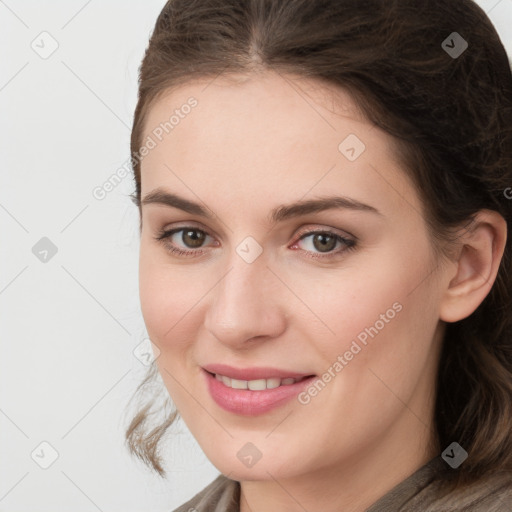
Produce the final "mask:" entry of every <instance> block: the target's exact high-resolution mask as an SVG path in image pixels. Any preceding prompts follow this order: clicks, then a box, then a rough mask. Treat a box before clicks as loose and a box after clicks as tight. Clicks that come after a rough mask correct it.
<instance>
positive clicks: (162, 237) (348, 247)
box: [155, 226, 356, 260]
mask: <svg viewBox="0 0 512 512" xmlns="http://www.w3.org/2000/svg"><path fill="white" fill-rule="evenodd" d="M186 230H188V231H198V232H200V233H204V234H205V235H207V236H211V235H210V234H209V233H208V232H206V231H204V230H203V229H199V228H196V227H194V226H183V227H180V228H174V229H170V230H167V231H166V230H162V231H160V232H159V233H158V235H157V236H156V237H155V240H157V241H159V242H161V243H163V244H164V245H165V247H166V248H167V250H168V251H169V252H171V253H173V254H176V255H178V256H191V257H198V256H200V255H201V254H203V253H204V251H201V250H200V249H198V250H183V249H178V248H176V247H175V246H172V245H169V244H168V243H167V239H168V238H170V237H171V236H172V235H174V234H175V233H179V232H180V231H186ZM317 234H322V235H329V236H332V237H334V238H335V239H336V241H337V242H341V243H342V244H344V245H345V249H341V250H340V249H338V250H336V251H331V252H328V253H324V254H322V253H311V251H307V250H304V249H302V251H303V252H305V253H306V256H307V257H308V258H313V259H316V260H323V259H333V258H335V257H336V256H339V255H340V254H342V253H344V252H347V251H352V250H354V249H355V247H356V240H351V239H349V238H344V237H342V236H341V235H339V234H337V233H334V232H333V231H329V230H312V231H306V232H304V233H301V236H300V238H298V239H297V241H296V242H294V243H293V245H295V244H297V243H298V242H300V241H301V240H303V239H305V238H307V237H308V236H313V235H317Z"/></svg>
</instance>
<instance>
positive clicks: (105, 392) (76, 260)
mask: <svg viewBox="0 0 512 512" xmlns="http://www.w3.org/2000/svg"><path fill="white" fill-rule="evenodd" d="M478 3H479V5H481V6H482V7H483V8H484V10H485V11H486V12H488V14H489V17H490V18H491V20H492V22H493V23H494V24H495V26H496V28H497V30H498V33H499V34H500V37H501V39H502V41H503V43H504V44H505V46H506V48H507V51H508V52H509V55H512V0H501V1H499V0H489V1H487V0H486V1H479V2H478ZM164 4H165V2H164V0H159V1H157V0H150V1H144V2H143V1H140V0H139V1H137V2H135V1H130V2H127V1H124V2H123V1H121V0H109V1H103V2H99V1H98V0H89V1H83V0H73V1H70V0H67V1H64V0H60V1H53V2H45V3H44V4H43V3H42V2H36V1H35V0H33V1H18V2H16V1H14V0H5V1H3V0H0V48H1V53H0V55H1V58H0V114H1V115H0V135H1V137H0V169H1V180H2V181H1V186H0V230H1V237H2V238H1V243H0V255H1V267H0V268H1V270H0V308H1V309H0V311H1V317H0V318H1V324H0V342H1V354H0V512H2V511H5V512H7V511H8V512H27V511H30V512H61V511H70V510H72V511H74V512H88V511H98V510H99V511H103V512H121V511H122V512H133V511H149V510H151V511H155V512H158V511H171V510H173V509H174V508H176V507H177V506H178V505H180V504H182V503H183V502H185V501H186V500H187V499H189V498H191V497H192V496H193V495H194V494H195V493H196V492H198V491H199V490H200V489H202V488H203V487H205V486H206V485H207V484H208V483H209V482H211V481H212V480H213V479H214V478H215V477H216V476H217V475H218V474H219V473H218V471H217V470H216V468H215V467H214V466H213V465H212V464H211V463H210V462H209V461H208V460H207V459H206V457H205V456H204V454H203V453H202V451H201V449H200V448H199V446H198V445H197V443H196V442H195V440H194V439H193V438H192V436H191V435H190V433H189V431H188V429H187V428H186V426H185V425H184V423H183V422H182V421H180V422H178V424H177V425H176V427H175V428H173V431H174V435H173V436H172V437H170V438H169V441H168V442H167V444H166V445H165V452H164V453H165V457H166V460H167V464H166V468H167V470H168V478H167V480H163V479H161V478H160V477H159V476H158V475H156V474H155V473H152V472H151V471H150V470H148V469H146V467H145V466H143V465H142V464H141V463H140V462H138V461H136V460H134V459H132V458H131V457H130V456H129V454H128V452H127V450H126V449H125V447H124V445H123V443H124V427H125V424H126V416H125V413H124V411H125V407H126V404H127V402H128V400H129V398H130V397H131V396H132V394H133V392H134V390H135V388H136V386H137V384H138V383H139V382H140V381H141V379H142V377H143V375H144V373H145V371H146V366H145V364H144V357H142V356H143V354H144V350H145V349H144V346H145V345H140V344H141V343H143V341H144V339H146V337H147V333H146V331H145V328H144V323H143V319H142V315H141V313H140V306H139V297H138V268H137V265H138V248H139V240H138V212H137V210H136V208H135V206H134V205H133V204H132V202H131V201H130V198H129V194H130V193H131V192H132V191H133V181H132V178H131V176H127V177H125V178H124V179H123V180H121V182H120V183H119V184H118V185H117V186H116V187H115V188H114V189H113V190H112V191H110V192H109V193H108V194H106V196H105V197H104V198H103V199H98V198H96V197H95V196H94V194H93V191H94V190H95V188H96V187H98V186H101V185H102V184H103V183H104V182H105V181H106V180H108V179H109V177H110V176H111V175H112V174H114V173H115V172H116V171H117V170H118V169H119V168H121V167H122V166H123V164H124V163H125V162H126V160H127V158H128V156H129V137H130V127H131V123H132V118H133V111H134V108H135V102H136V95H137V72H138V67H139V65H140V61H141V59H142V56H143V53H144V50H145V48H146V45H147V42H148V38H149V36H150V33H151V31H152V28H153V25H154V23H155V21H156V18H157V15H158V14H159V12H160V10H161V8H162V7H163V5H164ZM43 5H44V7H43ZM456 30H457V27H454V31H456ZM137 347H139V348H137ZM134 351H135V353H134ZM137 355H138V357H137Z"/></svg>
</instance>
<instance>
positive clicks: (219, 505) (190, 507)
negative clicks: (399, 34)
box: [173, 475, 240, 512]
mask: <svg viewBox="0 0 512 512" xmlns="http://www.w3.org/2000/svg"><path fill="white" fill-rule="evenodd" d="M239 507H240V484H239V482H237V481H235V480H230V479H229V478H227V477H226V476H224V475H219V476H218V477H217V478H216V479H215V480H214V481H213V482H211V483H210V484H209V485H208V486H206V487H205V488H204V489H203V490H202V491H200V492H199V493H197V494H196V495H195V496H194V497H193V498H192V499H190V500H189V501H187V502H186V503H184V504H183V505H181V506H180V507H178V508H177V509H175V510H174V511H173V512H239Z"/></svg>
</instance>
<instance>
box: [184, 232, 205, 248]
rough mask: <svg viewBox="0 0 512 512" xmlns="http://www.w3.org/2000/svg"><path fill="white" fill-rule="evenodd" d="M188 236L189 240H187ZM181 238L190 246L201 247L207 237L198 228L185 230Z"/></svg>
mask: <svg viewBox="0 0 512 512" xmlns="http://www.w3.org/2000/svg"><path fill="white" fill-rule="evenodd" d="M187 237H188V238H189V240H186V238H187ZM181 238H182V241H183V243H184V244H185V245H187V246H189V247H201V245H202V243H203V241H204V238H205V233H203V232H202V231H199V230H198V229H189V230H185V231H183V235H182V237H181Z"/></svg>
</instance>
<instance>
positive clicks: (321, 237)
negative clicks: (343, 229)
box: [291, 230, 356, 259]
mask: <svg viewBox="0 0 512 512" xmlns="http://www.w3.org/2000/svg"><path fill="white" fill-rule="evenodd" d="M305 240H306V241H307V242H306V243H304V245H305V246H306V248H305V249H303V250H304V251H305V252H306V253H307V257H309V258H317V259H322V258H333V257H335V256H338V255H340V254H341V253H342V252H346V251H349V250H353V249H354V248H355V246H356V241H355V240H352V239H349V238H346V237H343V236H341V235H339V234H338V233H335V232H333V231H329V230H321V231H320V230H317V231H308V232H306V233H303V234H302V236H301V237H300V238H299V240H298V241H297V242H295V243H294V244H293V245H292V247H291V248H292V249H293V248H295V247H297V246H298V245H299V242H302V241H305ZM336 246H338V248H337V249H336ZM340 246H341V247H340ZM334 249H336V250H334ZM316 251H318V252H316Z"/></svg>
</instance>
